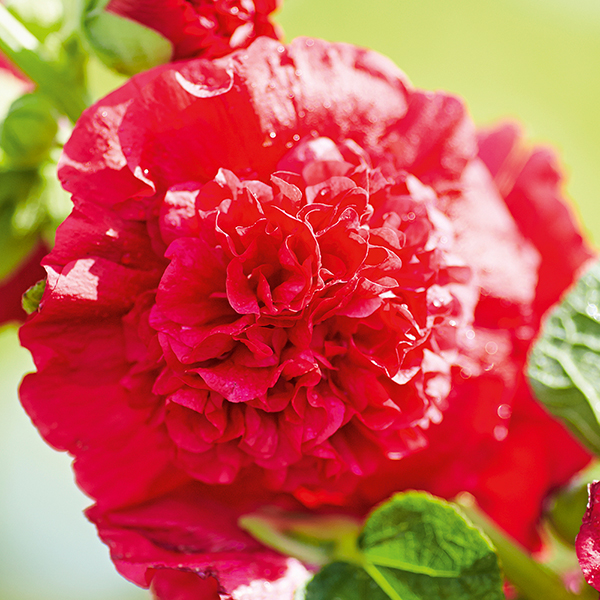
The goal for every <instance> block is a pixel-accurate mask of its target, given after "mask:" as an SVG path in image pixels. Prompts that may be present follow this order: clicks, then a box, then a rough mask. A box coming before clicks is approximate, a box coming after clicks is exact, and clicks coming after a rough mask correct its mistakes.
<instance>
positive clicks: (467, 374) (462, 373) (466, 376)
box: [460, 369, 471, 379]
mask: <svg viewBox="0 0 600 600" xmlns="http://www.w3.org/2000/svg"><path fill="white" fill-rule="evenodd" d="M460 376H461V377H462V378H463V379H471V371H468V370H467V369H461V370H460Z"/></svg>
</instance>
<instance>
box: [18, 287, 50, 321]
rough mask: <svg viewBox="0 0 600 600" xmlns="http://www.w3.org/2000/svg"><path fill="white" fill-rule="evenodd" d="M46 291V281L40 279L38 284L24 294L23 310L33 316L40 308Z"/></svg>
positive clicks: (22, 300)
mask: <svg viewBox="0 0 600 600" xmlns="http://www.w3.org/2000/svg"><path fill="white" fill-rule="evenodd" d="M45 289H46V280H45V279H40V281H38V282H37V283H34V284H33V285H32V286H31V287H30V288H29V289H28V290H27V291H26V292H25V293H24V294H23V298H22V299H21V304H22V306H23V310H24V311H25V312H26V313H27V314H28V315H31V314H32V313H34V312H35V311H36V310H37V309H38V308H39V306H40V302H41V301H42V296H43V295H44V290H45Z"/></svg>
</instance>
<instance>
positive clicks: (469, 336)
mask: <svg viewBox="0 0 600 600" xmlns="http://www.w3.org/2000/svg"><path fill="white" fill-rule="evenodd" d="M465 335H466V336H467V339H468V340H474V339H475V332H474V331H473V330H472V329H469V331H467V332H466V333H465Z"/></svg>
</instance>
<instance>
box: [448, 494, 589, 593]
mask: <svg viewBox="0 0 600 600" xmlns="http://www.w3.org/2000/svg"><path fill="white" fill-rule="evenodd" d="M458 504H459V505H460V507H461V509H462V511H463V512H464V513H465V514H466V516H467V517H468V518H469V519H470V520H471V521H472V522H473V523H474V524H475V525H477V526H478V527H479V528H480V529H481V530H482V531H483V532H484V533H485V534H486V535H487V536H488V537H489V538H490V540H491V541H492V543H493V544H494V546H495V547H496V551H497V553H498V556H499V557H500V561H501V563H502V568H503V570H504V574H505V575H506V578H507V579H508V580H509V581H510V582H511V583H512V584H513V585H514V586H515V587H516V588H517V590H518V591H519V597H522V598H523V599H524V600H540V599H542V598H543V599H544V600H598V592H596V591H594V590H593V589H592V588H591V587H589V586H587V585H585V584H584V589H583V590H582V592H581V594H574V593H573V592H570V591H569V590H567V589H566V588H565V586H564V583H563V581H562V579H561V578H560V576H559V575H558V574H556V573H555V572H554V571H552V570H550V569H548V568H547V567H545V566H544V565H542V564H540V563H538V562H536V561H535V560H533V558H531V556H530V555H529V554H527V553H526V552H525V551H523V550H521V549H520V548H519V547H518V546H517V545H516V544H515V542H513V541H512V540H511V539H510V538H509V537H508V536H507V535H506V534H504V533H503V532H502V531H500V529H499V528H498V527H497V526H496V525H495V524H494V523H492V521H491V520H490V519H488V517H487V516H485V515H484V514H483V512H482V511H481V510H480V509H479V508H478V507H477V506H476V505H475V503H474V502H472V501H469V500H467V499H463V498H460V499H459V500H458Z"/></svg>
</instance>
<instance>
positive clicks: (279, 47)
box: [277, 46, 285, 54]
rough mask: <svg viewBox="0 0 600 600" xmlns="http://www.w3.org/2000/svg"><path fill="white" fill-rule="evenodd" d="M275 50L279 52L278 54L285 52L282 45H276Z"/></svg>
mask: <svg viewBox="0 0 600 600" xmlns="http://www.w3.org/2000/svg"><path fill="white" fill-rule="evenodd" d="M277 52H279V54H283V53H284V52H285V48H284V47H283V46H277Z"/></svg>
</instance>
